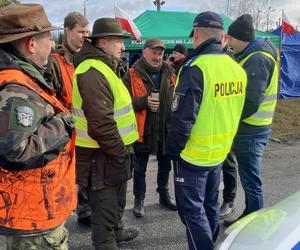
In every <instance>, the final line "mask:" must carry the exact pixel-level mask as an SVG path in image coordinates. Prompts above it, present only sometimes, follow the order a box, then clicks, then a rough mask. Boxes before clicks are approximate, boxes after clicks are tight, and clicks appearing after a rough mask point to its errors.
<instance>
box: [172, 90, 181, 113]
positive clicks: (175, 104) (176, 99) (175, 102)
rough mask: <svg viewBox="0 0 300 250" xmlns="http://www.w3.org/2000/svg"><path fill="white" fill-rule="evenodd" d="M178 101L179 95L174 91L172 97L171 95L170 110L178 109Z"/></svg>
mask: <svg viewBox="0 0 300 250" xmlns="http://www.w3.org/2000/svg"><path fill="white" fill-rule="evenodd" d="M179 101H180V95H179V94H177V93H176V92H175V94H174V97H173V102H172V105H171V111H172V112H175V111H176V110H177V109H178V106H179Z"/></svg>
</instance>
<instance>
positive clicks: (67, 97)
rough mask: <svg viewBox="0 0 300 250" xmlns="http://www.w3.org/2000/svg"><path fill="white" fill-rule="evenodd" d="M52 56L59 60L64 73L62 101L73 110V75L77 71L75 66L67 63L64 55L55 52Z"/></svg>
mask: <svg viewBox="0 0 300 250" xmlns="http://www.w3.org/2000/svg"><path fill="white" fill-rule="evenodd" d="M51 56H53V57H54V58H55V59H56V60H57V62H58V65H59V68H60V71H61V75H62V80H63V86H62V92H61V98H60V101H61V102H62V103H63V105H64V106H65V107H67V108H68V109H69V110H72V89H73V75H74V71H75V69H74V66H73V65H72V64H68V63H66V62H65V58H64V56H63V55H60V54H58V53H53V54H51Z"/></svg>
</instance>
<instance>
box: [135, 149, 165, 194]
mask: <svg viewBox="0 0 300 250" xmlns="http://www.w3.org/2000/svg"><path fill="white" fill-rule="evenodd" d="M156 158H157V162H158V171H157V188H156V191H157V192H158V193H159V194H163V193H167V192H168V191H169V187H168V183H169V174H170V171H171V160H170V159H169V157H167V155H163V154H162V152H161V151H160V150H159V151H158V152H157V154H156ZM148 160H149V154H147V153H138V152H137V153H135V157H134V164H133V194H134V195H135V197H136V198H138V199H142V200H143V199H145V194H146V170H147V165H148Z"/></svg>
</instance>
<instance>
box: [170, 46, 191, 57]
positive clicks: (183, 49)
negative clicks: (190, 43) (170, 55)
mask: <svg viewBox="0 0 300 250" xmlns="http://www.w3.org/2000/svg"><path fill="white" fill-rule="evenodd" d="M173 50H174V51H177V52H179V53H181V54H183V55H185V56H186V55H187V53H188V52H187V48H186V47H185V46H184V45H183V44H182V43H177V44H176V45H175V47H174V49H173Z"/></svg>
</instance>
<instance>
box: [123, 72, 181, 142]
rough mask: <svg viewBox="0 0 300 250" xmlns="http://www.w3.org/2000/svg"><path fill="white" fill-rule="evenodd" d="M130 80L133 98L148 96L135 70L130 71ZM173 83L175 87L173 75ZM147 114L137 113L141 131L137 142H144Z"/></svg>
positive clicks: (143, 112)
mask: <svg viewBox="0 0 300 250" xmlns="http://www.w3.org/2000/svg"><path fill="white" fill-rule="evenodd" d="M129 73H130V79H131V91H132V95H133V96H146V95H148V94H147V90H146V87H145V84H144V82H143V79H142V78H141V77H140V76H139V75H138V74H137V73H136V72H135V70H134V68H130V69H129ZM172 83H173V85H174V86H175V84H176V76H175V75H174V74H173V75H172ZM146 113H147V110H146V109H143V110H142V111H139V112H135V117H136V121H137V125H138V131H139V139H138V140H137V142H143V141H144V128H145V121H146Z"/></svg>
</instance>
